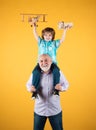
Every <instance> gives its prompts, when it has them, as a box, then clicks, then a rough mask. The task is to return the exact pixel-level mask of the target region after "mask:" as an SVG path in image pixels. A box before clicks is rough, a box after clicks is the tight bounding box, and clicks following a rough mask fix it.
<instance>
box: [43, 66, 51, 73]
mask: <svg viewBox="0 0 96 130" xmlns="http://www.w3.org/2000/svg"><path fill="white" fill-rule="evenodd" d="M41 69H42V70H43V71H44V72H47V71H48V70H50V65H48V66H44V67H42V68H41Z"/></svg>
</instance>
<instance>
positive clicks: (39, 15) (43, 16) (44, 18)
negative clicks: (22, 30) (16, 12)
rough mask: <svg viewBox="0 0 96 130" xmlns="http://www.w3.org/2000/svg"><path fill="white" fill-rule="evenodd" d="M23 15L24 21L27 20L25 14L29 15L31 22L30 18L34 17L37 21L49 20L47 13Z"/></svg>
mask: <svg viewBox="0 0 96 130" xmlns="http://www.w3.org/2000/svg"><path fill="white" fill-rule="evenodd" d="M20 15H21V16H22V22H24V21H25V16H28V22H30V20H32V19H34V21H36V22H47V21H46V15H47V14H27V13H26V14H23V13H21V14H20Z"/></svg>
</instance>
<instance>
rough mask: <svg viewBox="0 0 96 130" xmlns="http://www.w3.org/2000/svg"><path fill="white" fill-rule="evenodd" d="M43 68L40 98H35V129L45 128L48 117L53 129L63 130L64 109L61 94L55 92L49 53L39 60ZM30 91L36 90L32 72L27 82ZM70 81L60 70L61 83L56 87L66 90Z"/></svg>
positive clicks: (41, 129)
mask: <svg viewBox="0 0 96 130" xmlns="http://www.w3.org/2000/svg"><path fill="white" fill-rule="evenodd" d="M38 63H39V66H40V68H41V73H42V74H41V79H40V89H39V90H38V98H36V100H35V108H34V130H44V126H45V123H46V120H47V118H49V121H50V124H51V126H52V129H53V130H63V125H62V109H61V105H60V96H58V95H54V94H53V93H52V92H53V74H52V72H51V70H50V67H51V64H52V60H51V58H50V56H49V55H47V54H43V55H41V56H40V57H39V60H38ZM26 86H27V90H28V91H29V92H35V91H36V90H35V87H34V86H32V74H31V76H30V78H29V80H28V82H27V84H26ZM68 86H69V84H68V81H67V80H66V78H65V76H64V75H63V74H62V72H61V71H60V83H59V84H57V85H56V87H55V89H57V90H59V91H60V92H61V91H66V90H67V89H68Z"/></svg>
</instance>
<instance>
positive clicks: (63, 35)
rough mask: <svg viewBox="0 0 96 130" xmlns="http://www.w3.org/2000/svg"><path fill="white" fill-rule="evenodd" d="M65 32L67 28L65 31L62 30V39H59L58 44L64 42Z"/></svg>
mask: <svg viewBox="0 0 96 130" xmlns="http://www.w3.org/2000/svg"><path fill="white" fill-rule="evenodd" d="M66 31H67V28H66V29H63V34H62V37H61V39H60V44H61V43H62V42H63V41H64V40H65V36H66Z"/></svg>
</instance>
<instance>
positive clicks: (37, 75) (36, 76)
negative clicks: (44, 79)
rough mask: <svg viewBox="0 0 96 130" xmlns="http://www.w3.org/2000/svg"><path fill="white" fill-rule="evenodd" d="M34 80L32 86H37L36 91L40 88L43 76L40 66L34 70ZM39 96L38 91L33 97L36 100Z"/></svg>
mask: <svg viewBox="0 0 96 130" xmlns="http://www.w3.org/2000/svg"><path fill="white" fill-rule="evenodd" d="M32 73H33V79H32V85H33V86H35V88H36V90H38V88H39V82H40V75H41V69H40V67H39V64H37V66H36V67H35V68H34V70H33V72H32ZM36 96H37V91H36V92H33V95H32V97H33V98H36Z"/></svg>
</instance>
